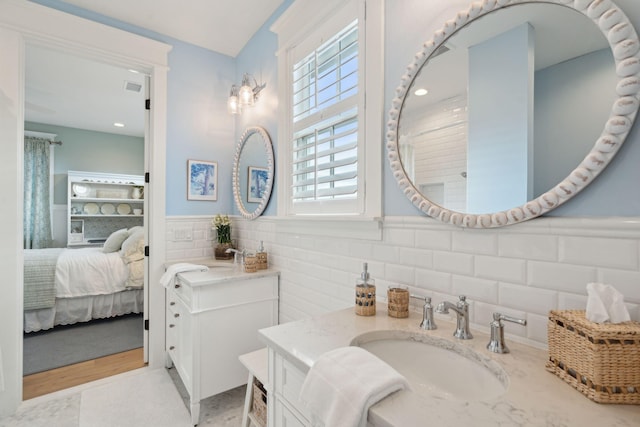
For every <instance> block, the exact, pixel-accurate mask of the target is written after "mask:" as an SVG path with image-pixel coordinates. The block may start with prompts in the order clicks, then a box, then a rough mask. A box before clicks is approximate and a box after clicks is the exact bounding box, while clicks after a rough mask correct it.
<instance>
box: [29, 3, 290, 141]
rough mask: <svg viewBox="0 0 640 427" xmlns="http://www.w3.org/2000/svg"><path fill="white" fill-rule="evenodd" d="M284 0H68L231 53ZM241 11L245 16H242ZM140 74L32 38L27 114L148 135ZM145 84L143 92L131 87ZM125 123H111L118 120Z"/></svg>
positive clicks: (39, 120) (76, 125)
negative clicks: (39, 43)
mask: <svg viewBox="0 0 640 427" xmlns="http://www.w3.org/2000/svg"><path fill="white" fill-rule="evenodd" d="M282 2H283V0H233V1H212V0H183V1H180V2H177V1H175V0H135V1H131V0H109V1H100V0H66V1H65V3H69V4H72V5H75V6H78V7H81V8H83V9H87V10H90V11H93V12H96V13H99V14H101V15H105V16H108V17H110V18H114V19H117V20H120V21H123V22H126V23H129V24H132V25H136V26H138V27H142V28H145V29H148V30H151V31H154V32H157V33H160V34H165V35H168V36H170V37H172V38H175V39H178V40H181V41H184V42H187V43H190V44H193V45H196V46H200V47H203V48H206V49H209V50H212V51H216V52H218V53H222V54H225V55H229V56H232V57H235V56H237V54H238V53H239V52H240V51H241V50H242V48H243V47H244V46H245V45H246V43H247V42H248V41H249V40H250V39H251V37H252V36H253V35H254V34H255V33H256V31H257V30H258V29H259V28H260V27H261V26H262V25H263V24H264V23H265V22H266V20H267V19H269V17H270V16H271V15H272V14H273V12H274V11H275V10H276V9H277V8H278V7H279V6H280V5H281V4H282ZM239 17H243V19H240V18H239ZM144 80H145V77H144V75H142V74H134V73H132V72H131V71H129V70H126V69H122V68H118V67H113V66H110V65H107V64H104V63H99V62H95V61H90V60H86V59H84V58H79V57H77V56H73V55H69V54H67V53H64V52H61V51H56V50H52V49H47V48H42V47H36V46H31V45H29V46H28V47H27V53H26V88H25V95H26V105H25V120H26V121H29V122H36V123H44V124H51V125H57V126H65V127H71V128H79V129H87V130H92V131H98V132H107V133H114V134H124V135H132V136H139V137H142V136H144V109H143V107H144ZM132 84H133V86H135V85H141V86H142V87H141V89H140V91H139V92H134V91H131V90H128V89H126V88H125V87H128V88H131V86H132ZM115 122H119V123H123V124H124V125H125V127H121V128H118V127H114V125H113V123H115Z"/></svg>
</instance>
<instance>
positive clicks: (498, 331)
mask: <svg viewBox="0 0 640 427" xmlns="http://www.w3.org/2000/svg"><path fill="white" fill-rule="evenodd" d="M503 320H506V321H507V322H513V323H517V324H519V325H522V326H526V325H527V321H526V320H525V319H518V318H515V317H511V316H505V315H504V314H501V313H493V322H491V323H490V324H489V325H490V326H491V339H490V341H489V344H487V350H489V351H491V352H493V353H500V354H503V353H509V348H508V347H507V344H506V343H505V341H504V324H503V323H502V321H503Z"/></svg>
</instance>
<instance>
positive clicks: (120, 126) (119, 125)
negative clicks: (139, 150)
mask: <svg viewBox="0 0 640 427" xmlns="http://www.w3.org/2000/svg"><path fill="white" fill-rule="evenodd" d="M113 125H114V126H115V127H117V128H123V127H124V123H120V122H115V123H114V124H113Z"/></svg>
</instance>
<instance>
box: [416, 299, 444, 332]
mask: <svg viewBox="0 0 640 427" xmlns="http://www.w3.org/2000/svg"><path fill="white" fill-rule="evenodd" d="M411 298H416V299H419V300H423V301H424V307H422V322H421V323H420V327H421V328H422V329H424V330H427V331H432V330H434V329H438V326H437V325H436V322H435V320H433V306H432V305H431V297H423V296H420V295H411Z"/></svg>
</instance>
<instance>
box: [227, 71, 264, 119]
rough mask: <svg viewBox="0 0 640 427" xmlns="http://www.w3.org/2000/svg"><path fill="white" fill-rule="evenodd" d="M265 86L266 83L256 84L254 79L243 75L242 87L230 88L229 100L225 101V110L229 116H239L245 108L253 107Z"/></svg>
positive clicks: (249, 75)
mask: <svg viewBox="0 0 640 427" xmlns="http://www.w3.org/2000/svg"><path fill="white" fill-rule="evenodd" d="M266 86H267V84H266V83H263V84H261V85H259V84H258V82H257V81H256V79H255V78H254V77H253V76H252V75H251V74H247V73H245V74H244V76H243V77H242V85H241V86H240V87H238V86H237V85H233V86H231V91H230V93H229V99H228V100H227V110H228V111H229V113H231V114H240V113H242V109H243V108H245V107H253V106H254V104H255V102H256V101H257V100H258V95H259V94H260V91H261V90H262V89H264V88H265V87H266Z"/></svg>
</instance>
